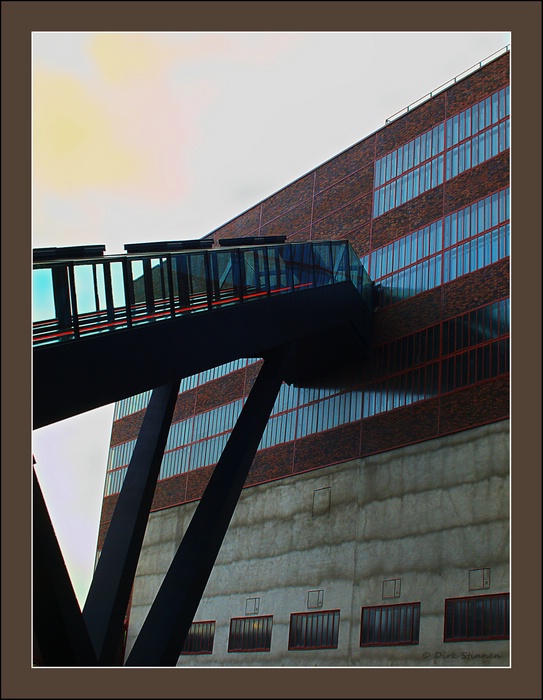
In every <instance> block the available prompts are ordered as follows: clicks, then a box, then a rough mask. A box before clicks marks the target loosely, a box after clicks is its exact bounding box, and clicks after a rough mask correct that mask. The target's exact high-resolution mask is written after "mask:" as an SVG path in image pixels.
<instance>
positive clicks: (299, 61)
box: [32, 32, 514, 606]
mask: <svg viewBox="0 0 543 700" xmlns="http://www.w3.org/2000/svg"><path fill="white" fill-rule="evenodd" d="M510 42H511V36H510V34H509V33H508V32H486V33H482V32H458V33H446V32H445V33H444V32H422V33H413V32H406V33H390V32H385V33H381V32H371V33H364V32H353V33H349V32H340V33H335V32H315V33H296V32H285V33H269V32H259V33H221V32H217V33H195V32H190V33H179V32H174V33H167V32H162V33H114V32H105V33H88V32H84V33H42V32H38V33H34V34H33V40H32V48H33V85H32V89H33V142H32V146H33V163H32V165H33V189H32V200H33V211H32V228H33V230H32V237H33V247H34V248H40V247H49V246H67V245H80V244H103V245H105V246H106V253H122V252H124V248H123V246H124V244H125V243H136V242H142V241H153V240H179V239H183V238H200V237H202V236H204V235H206V234H207V233H210V232H211V231H213V230H214V229H216V228H218V227H219V226H221V225H222V224H224V223H226V222H227V221H229V220H230V219H232V218H234V217H235V216H237V215H238V214H240V213H242V212H243V211H245V210H246V209H249V208H250V207H252V206H253V205H254V204H256V203H258V202H259V201H261V200H263V199H265V198H267V197H269V196H270V195H271V194H273V193H274V192H276V191H277V190H279V189H281V188H283V187H285V186H286V185H288V184H289V183H291V182H292V181H294V180H296V179H298V178H299V177H301V176H302V175H304V174H305V173H307V172H309V171H310V170H313V169H314V168H316V167H318V166H319V165H320V164H322V163H323V162H325V161H326V160H328V159H330V158H332V157H334V156H335V155H337V154H338V153H340V152H341V151H343V150H345V149H347V148H349V147H350V146H352V145H353V144H354V143H357V142H358V141H360V140H362V139H363V138H365V137H367V136H369V135H370V134H372V133H373V132H374V131H376V130H378V129H380V128H381V127H382V126H384V124H385V120H386V119H387V118H388V117H391V116H392V115H394V114H395V113H396V112H398V111H400V110H402V109H404V108H405V107H407V105H409V104H411V103H413V102H416V101H417V100H418V99H420V98H422V97H423V96H425V95H427V94H428V93H430V92H431V91H435V90H436V89H437V88H438V87H440V86H441V85H443V84H444V83H447V82H448V81H450V80H452V79H453V78H454V77H455V76H457V75H460V74H462V73H464V72H465V71H467V70H468V69H469V68H471V67H473V66H474V65H476V64H478V63H479V62H480V61H484V60H485V59H486V58H487V57H489V56H491V55H492V54H494V53H495V52H498V51H500V50H501V49H503V48H504V47H505V46H507V45H509V44H510ZM513 50H514V47H513ZM112 417H113V406H106V407H103V408H101V409H97V410H95V411H90V412H88V413H85V414H82V415H80V416H77V417H75V418H72V419H69V420H66V421H62V422H60V423H57V424H54V425H52V426H49V427H45V428H40V429H39V430H36V431H34V433H33V453H34V456H35V458H36V462H37V464H36V471H37V474H38V478H39V480H40V483H41V486H42V489H43V491H44V495H45V499H46V502H47V504H48V508H49V512H50V514H51V517H52V520H53V524H54V526H55V529H56V532H57V537H58V538H59V542H60V545H61V548H62V550H63V554H64V557H65V560H66V563H67V566H68V570H69V572H70V576H71V578H72V583H73V585H74V589H75V591H76V595H77V597H78V600H79V602H80V604H81V606H82V605H83V603H84V601H85V597H86V595H87V592H88V588H89V585H90V581H91V578H92V570H93V566H94V556H95V551H96V542H97V536H98V526H99V518H100V509H101V502H102V495H103V488H104V477H105V470H106V461H107V453H108V447H109V441H110V437H111V422H112Z"/></svg>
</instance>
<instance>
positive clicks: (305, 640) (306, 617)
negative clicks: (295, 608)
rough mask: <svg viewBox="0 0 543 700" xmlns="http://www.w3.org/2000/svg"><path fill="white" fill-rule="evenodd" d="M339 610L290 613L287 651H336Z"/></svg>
mask: <svg viewBox="0 0 543 700" xmlns="http://www.w3.org/2000/svg"><path fill="white" fill-rule="evenodd" d="M338 635H339V610H327V611H323V612H318V613H292V615H291V616H290V632H289V637H288V648H289V649H337V644H338Z"/></svg>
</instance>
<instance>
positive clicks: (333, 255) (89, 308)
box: [33, 241, 373, 347]
mask: <svg viewBox="0 0 543 700" xmlns="http://www.w3.org/2000/svg"><path fill="white" fill-rule="evenodd" d="M33 267H34V269H33V274H34V279H33V287H34V322H33V344H34V347H36V346H41V345H44V344H51V343H63V344H64V343H66V342H70V341H77V340H80V339H84V338H85V337H88V336H91V335H96V334H97V333H104V332H111V331H118V330H123V329H130V328H133V327H134V326H137V325H143V324H148V323H154V322H158V321H163V320H171V319H175V318H177V317H179V316H182V315H187V314H194V313H200V312H206V311H210V312H211V311H213V310H215V309H217V308H220V307H224V306H229V305H233V304H241V303H247V302H251V301H254V300H258V299H261V298H265V297H269V296H271V295H276V294H288V293H292V292H296V291H299V290H303V289H307V288H310V287H319V286H324V285H327V284H334V283H336V282H343V281H346V280H351V282H352V283H353V284H354V285H355V287H356V288H357V290H358V291H359V293H360V294H361V296H362V297H363V299H364V301H365V303H366V305H367V306H368V307H369V308H371V306H372V293H373V283H372V282H371V280H370V278H369V276H368V274H367V272H366V271H365V269H364V267H363V266H362V264H361V263H360V261H359V260H358V258H357V257H356V254H355V253H354V251H353V249H352V248H351V246H350V245H349V243H348V242H347V241H322V242H321V241H319V242H315V241H311V242H306V243H282V244H279V245H262V246H255V245H251V246H247V247H245V246H240V247H236V248H230V247H224V248H221V249H212V250H209V249H207V250H206V249H203V250H202V249H200V250H191V251H174V252H172V251H164V252H152V253H137V254H132V253H128V254H126V255H111V256H104V255H100V256H96V257H85V258H76V259H72V260H41V261H36V262H35V263H34V266H33Z"/></svg>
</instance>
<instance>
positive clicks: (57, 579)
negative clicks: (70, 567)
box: [32, 472, 97, 666]
mask: <svg viewBox="0 0 543 700" xmlns="http://www.w3.org/2000/svg"><path fill="white" fill-rule="evenodd" d="M32 527H33V571H32V574H33V624H34V634H35V637H36V640H37V642H38V646H39V649H40V653H41V657H42V660H43V664H44V665H45V666H96V664H97V660H96V655H95V653H94V649H93V647H92V643H91V640H90V637H89V634H88V632H87V628H86V626H85V622H84V620H83V617H82V615H81V610H80V608H79V603H78V602H77V598H76V595H75V592H74V589H73V587H72V583H71V581H70V576H69V574H68V571H67V569H66V564H65V563H64V558H63V556H62V552H61V550H60V547H59V544H58V541H57V537H56V535H55V531H54V529H53V525H52V523H51V518H50V517H49V513H48V511H47V506H46V505H45V500H44V498H43V494H42V490H41V487H40V484H39V481H38V478H37V476H36V472H34V483H33V525H32Z"/></svg>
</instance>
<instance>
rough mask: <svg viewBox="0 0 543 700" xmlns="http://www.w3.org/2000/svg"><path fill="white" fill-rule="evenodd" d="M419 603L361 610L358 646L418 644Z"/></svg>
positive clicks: (380, 606) (379, 606)
mask: <svg viewBox="0 0 543 700" xmlns="http://www.w3.org/2000/svg"><path fill="white" fill-rule="evenodd" d="M419 626H420V603H402V604H399V605H377V606H373V607H365V608H362V625H361V630H360V646H361V647H370V646H389V645H393V644H418V643H419Z"/></svg>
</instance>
